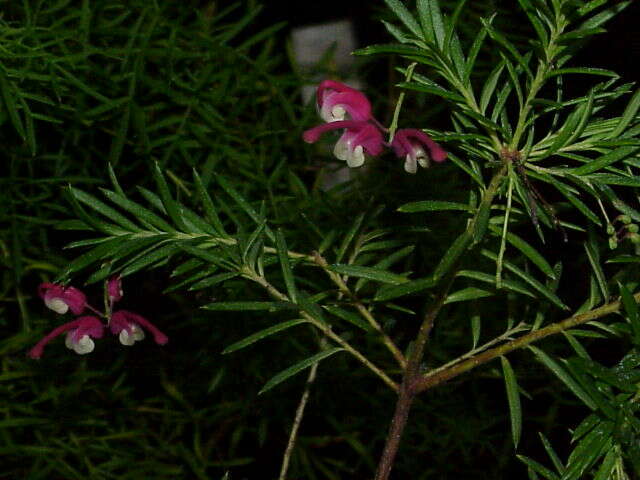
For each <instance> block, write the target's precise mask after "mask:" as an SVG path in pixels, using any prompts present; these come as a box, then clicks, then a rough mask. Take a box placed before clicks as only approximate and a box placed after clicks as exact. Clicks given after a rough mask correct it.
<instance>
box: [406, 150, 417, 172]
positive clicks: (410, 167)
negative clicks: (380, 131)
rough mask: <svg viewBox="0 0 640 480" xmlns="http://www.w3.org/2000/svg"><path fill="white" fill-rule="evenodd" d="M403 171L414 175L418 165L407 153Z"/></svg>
mask: <svg viewBox="0 0 640 480" xmlns="http://www.w3.org/2000/svg"><path fill="white" fill-rule="evenodd" d="M404 170H405V172H407V173H416V172H417V171H418V163H417V162H416V158H415V157H414V156H413V155H411V154H410V153H407V156H406V157H405V160H404Z"/></svg>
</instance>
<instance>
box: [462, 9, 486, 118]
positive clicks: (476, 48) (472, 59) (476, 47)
mask: <svg viewBox="0 0 640 480" xmlns="http://www.w3.org/2000/svg"><path fill="white" fill-rule="evenodd" d="M492 19H493V17H492V18H490V19H489V20H487V21H488V22H491V21H492ZM486 37H487V29H486V28H484V26H483V27H482V28H481V29H480V31H479V32H478V34H477V35H476V38H475V39H474V40H473V44H471V48H470V49H469V54H468V55H467V64H466V67H465V75H464V81H465V83H466V84H468V83H469V79H470V78H471V73H472V72H473V68H474V66H475V64H476V58H477V57H478V53H479V52H480V49H481V48H482V45H483V43H484V40H485V38H486ZM483 113H484V111H483Z"/></svg>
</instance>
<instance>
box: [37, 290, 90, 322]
mask: <svg viewBox="0 0 640 480" xmlns="http://www.w3.org/2000/svg"><path fill="white" fill-rule="evenodd" d="M38 295H40V298H42V299H43V300H44V303H45V305H46V306H47V307H48V308H50V309H51V310H53V311H54V312H56V313H60V314H64V313H67V311H69V309H71V311H72V312H73V313H74V314H75V315H80V314H81V313H82V312H83V311H84V309H85V307H86V305H87V297H86V296H85V294H84V293H82V292H81V291H80V290H78V289H77V288H74V287H66V288H65V287H63V286H62V285H58V284H55V283H41V284H40V286H39V287H38Z"/></svg>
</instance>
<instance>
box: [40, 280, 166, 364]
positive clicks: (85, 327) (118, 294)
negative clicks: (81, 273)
mask: <svg viewBox="0 0 640 480" xmlns="http://www.w3.org/2000/svg"><path fill="white" fill-rule="evenodd" d="M106 289H107V296H108V297H109V311H108V312H107V313H106V314H103V313H102V312H100V311H98V310H97V309H95V308H93V307H92V306H91V305H89V304H88V303H87V297H86V296H85V294H84V293H82V292H81V291H80V290H78V289H77V288H74V287H63V286H62V285H58V284H55V283H43V284H41V285H40V286H39V287H38V294H39V295H40V298H42V300H44V303H45V305H46V306H47V307H49V308H50V309H51V310H53V311H54V312H56V313H59V314H65V313H67V312H68V311H69V310H71V312H73V314H75V315H80V314H82V313H83V312H84V311H85V310H86V309H89V310H91V311H92V312H94V313H95V314H97V315H98V316H100V317H103V318H106V319H107V322H106V324H104V323H103V322H102V321H101V320H100V319H99V318H98V317H97V316H94V315H84V316H80V317H77V318H76V319H75V320H73V321H71V322H68V323H65V324H64V325H60V326H59V327H57V328H55V329H53V330H52V331H51V332H50V333H49V334H47V335H46V336H45V337H43V338H42V339H41V340H40V341H39V342H38V343H36V345H35V346H34V347H33V348H32V349H31V350H29V356H30V357H31V358H40V357H41V356H42V353H43V350H44V347H45V346H46V345H47V344H48V343H49V342H50V341H51V340H53V339H54V338H56V337H57V336H59V335H62V334H63V333H66V334H67V336H66V339H65V345H66V346H67V348H69V349H71V350H73V351H74V352H76V353H78V354H80V355H84V354H87V353H90V352H92V351H93V349H94V348H95V344H94V342H93V339H94V338H95V339H97V338H102V335H103V334H104V330H105V329H106V328H109V330H111V333H113V334H114V335H117V336H118V338H119V339H120V343H122V344H123V345H127V346H131V345H133V344H134V343H135V342H136V341H138V340H142V339H143V338H144V331H143V330H142V327H144V328H145V329H147V330H148V331H149V332H151V333H152V335H153V337H154V340H155V341H156V343H158V344H159V345H164V344H165V343H167V342H168V340H169V339H168V338H167V336H166V335H165V334H164V333H162V332H161V331H160V330H158V328H156V327H155V325H153V324H152V323H151V322H150V321H149V320H147V319H146V318H144V317H142V316H140V315H138V314H137V313H133V312H129V311H127V310H118V311H116V312H114V311H113V305H114V304H115V302H117V301H119V300H120V299H121V298H122V295H123V293H122V282H121V279H120V277H113V278H111V279H110V280H109V281H108V282H107V285H106Z"/></svg>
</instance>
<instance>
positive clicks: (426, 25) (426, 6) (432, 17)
mask: <svg viewBox="0 0 640 480" xmlns="http://www.w3.org/2000/svg"><path fill="white" fill-rule="evenodd" d="M416 6H417V7H418V15H419V16H420V23H421V25H422V30H423V32H424V37H425V40H427V41H430V42H433V41H434V39H435V43H436V45H437V46H438V48H439V49H440V50H442V47H443V46H444V37H445V29H444V21H443V19H442V12H440V5H439V4H438V0H418V1H417V2H416Z"/></svg>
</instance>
